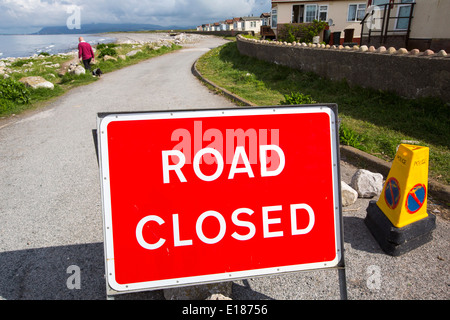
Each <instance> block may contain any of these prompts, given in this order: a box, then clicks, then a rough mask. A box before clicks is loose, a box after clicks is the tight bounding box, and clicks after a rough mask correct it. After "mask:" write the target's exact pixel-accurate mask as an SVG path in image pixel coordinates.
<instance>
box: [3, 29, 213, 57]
mask: <svg viewBox="0 0 450 320" xmlns="http://www.w3.org/2000/svg"><path fill="white" fill-rule="evenodd" d="M170 34H171V33H170V32H169V31H168V32H151V33H150V32H149V33H146V32H142V33H138V32H106V33H95V34H89V35H84V34H74V35H70V36H75V37H76V38H77V37H78V36H95V37H104V38H109V39H112V40H113V41H110V42H101V43H115V44H118V45H121V44H131V45H145V44H150V43H161V45H164V43H175V42H177V40H178V41H179V43H176V44H179V45H184V44H189V43H195V42H197V41H199V40H200V39H203V38H204V37H207V36H205V35H197V34H189V33H184V32H180V33H177V35H176V36H172V35H170ZM0 36H2V35H0ZM4 36H9V35H4ZM14 36H15V35H14ZM22 36H30V35H22ZM38 36H39V35H38ZM46 36H47V35H46ZM54 36H60V35H59V34H58V35H54ZM61 36H62V35H61ZM64 36H66V35H64ZM177 37H178V38H177ZM91 45H92V47H93V48H94V49H95V47H96V45H97V44H92V43H91ZM42 52H43V51H42ZM42 52H41V53H42ZM77 53H78V50H77V49H74V50H71V51H64V52H58V53H54V54H51V53H49V54H50V55H49V56H44V55H40V54H39V53H35V54H33V55H29V56H21V57H6V56H3V53H1V54H0V61H5V62H6V61H9V62H14V61H17V60H27V59H38V58H39V57H44V58H45V57H52V56H72V55H75V54H77Z"/></svg>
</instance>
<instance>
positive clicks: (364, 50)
mask: <svg viewBox="0 0 450 320" xmlns="http://www.w3.org/2000/svg"><path fill="white" fill-rule="evenodd" d="M368 50H369V48H368V47H367V46H366V45H363V46H361V47H360V48H359V51H361V52H366V51H368Z"/></svg>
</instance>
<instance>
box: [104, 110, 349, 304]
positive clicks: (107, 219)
mask: <svg viewBox="0 0 450 320" xmlns="http://www.w3.org/2000/svg"><path fill="white" fill-rule="evenodd" d="M303 113H305V114H306V113H326V114H328V115H329V119H330V136H331V141H330V142H331V147H332V150H331V155H332V164H333V168H332V173H333V174H332V176H333V178H332V180H333V181H332V184H333V195H334V199H333V203H334V228H335V244H336V248H335V249H336V256H335V258H334V259H333V260H332V261H326V262H319V263H309V264H301V265H289V266H278V267H271V268H265V269H255V270H245V271H237V272H227V273H220V274H208V275H202V276H193V277H185V278H176V279H164V280H157V281H150V282H142V283H128V284H119V283H117V282H116V280H115V267H114V243H113V230H112V214H111V210H112V209H111V192H110V185H109V175H110V172H109V153H108V125H109V124H110V123H112V122H115V121H139V120H153V119H176V118H202V117H205V118H206V117H233V116H248V115H250V116H251V115H274V114H303ZM97 142H98V158H99V164H100V180H101V194H102V209H103V210H102V212H103V233H104V253H105V272H106V284H107V295H108V296H111V295H115V294H122V293H131V292H138V291H148V290H157V289H166V288H171V287H182V286H189V285H198V284H207V283H214V282H223V281H230V280H237V279H245V278H250V277H259V276H267V275H278V274H284V273H287V272H297V271H306V270H317V269H336V268H337V269H338V271H339V284H340V289H341V298H344V299H346V296H347V293H346V284H345V263H344V252H343V251H344V250H343V248H344V246H343V225H342V203H341V184H340V156H339V128H338V115H337V105H335V104H320V105H291V106H269V107H252V108H248V107H244V108H233V109H206V110H176V111H154V112H118V113H99V114H98V117H97Z"/></svg>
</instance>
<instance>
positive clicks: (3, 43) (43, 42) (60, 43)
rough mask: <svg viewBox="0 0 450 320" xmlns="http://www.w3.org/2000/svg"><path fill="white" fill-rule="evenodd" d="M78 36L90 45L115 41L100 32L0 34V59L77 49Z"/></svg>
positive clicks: (66, 51)
mask: <svg viewBox="0 0 450 320" xmlns="http://www.w3.org/2000/svg"><path fill="white" fill-rule="evenodd" d="M80 36H82V37H84V39H85V41H86V42H89V43H90V44H91V45H96V44H98V43H111V42H114V41H116V39H115V38H113V37H107V36H105V35H101V34H100V35H94V34H55V35H35V34H33V35H10V34H8V35H0V59H6V58H18V57H31V56H33V55H35V54H39V53H41V52H47V53H49V54H58V53H68V52H71V51H74V50H77V48H78V37H80Z"/></svg>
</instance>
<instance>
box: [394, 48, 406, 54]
mask: <svg viewBox="0 0 450 320" xmlns="http://www.w3.org/2000/svg"><path fill="white" fill-rule="evenodd" d="M407 53H408V50H407V49H406V48H400V49H398V50H397V54H407Z"/></svg>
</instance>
